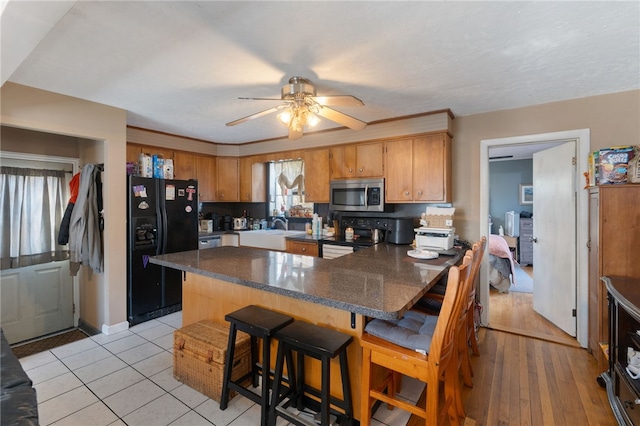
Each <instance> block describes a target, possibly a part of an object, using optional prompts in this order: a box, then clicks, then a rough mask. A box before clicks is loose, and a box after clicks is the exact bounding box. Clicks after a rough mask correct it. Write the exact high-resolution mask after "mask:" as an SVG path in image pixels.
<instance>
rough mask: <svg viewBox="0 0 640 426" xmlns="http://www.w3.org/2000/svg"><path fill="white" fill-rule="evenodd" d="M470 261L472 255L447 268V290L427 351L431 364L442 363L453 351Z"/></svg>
mask: <svg viewBox="0 0 640 426" xmlns="http://www.w3.org/2000/svg"><path fill="white" fill-rule="evenodd" d="M472 260H473V259H472V255H471V256H469V255H465V257H464V260H463V262H462V265H460V266H452V267H451V268H449V276H448V279H447V290H446V291H445V293H444V300H443V302H442V308H441V309H440V314H439V315H438V322H437V324H436V328H435V330H434V333H433V339H432V340H431V347H430V349H429V358H430V360H431V361H433V362H436V363H439V362H441V361H443V360H444V359H445V358H446V357H447V356H449V355H450V354H451V353H452V351H453V347H454V342H455V339H454V336H455V332H456V325H457V318H458V315H459V313H460V310H461V309H462V308H463V305H464V304H465V301H466V295H467V292H468V285H469V275H470V273H471V263H472ZM465 290H467V291H466V292H465Z"/></svg>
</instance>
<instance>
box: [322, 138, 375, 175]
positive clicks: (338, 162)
mask: <svg viewBox="0 0 640 426" xmlns="http://www.w3.org/2000/svg"><path fill="white" fill-rule="evenodd" d="M383 153H384V144H383V143H382V142H375V143H365V144H356V145H345V146H338V147H333V148H331V149H330V158H331V179H349V178H368V177H382V176H383V175H384V168H383Z"/></svg>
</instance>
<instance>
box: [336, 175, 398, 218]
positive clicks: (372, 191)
mask: <svg viewBox="0 0 640 426" xmlns="http://www.w3.org/2000/svg"><path fill="white" fill-rule="evenodd" d="M330 191H331V192H330V195H331V197H330V204H329V209H331V210H340V211H348V212H383V211H385V206H384V179H383V178H379V179H341V180H332V181H331V185H330Z"/></svg>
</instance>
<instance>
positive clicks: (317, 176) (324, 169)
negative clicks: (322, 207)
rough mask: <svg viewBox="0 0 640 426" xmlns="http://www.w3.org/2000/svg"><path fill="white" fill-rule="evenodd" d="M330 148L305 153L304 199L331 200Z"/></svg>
mask: <svg viewBox="0 0 640 426" xmlns="http://www.w3.org/2000/svg"><path fill="white" fill-rule="evenodd" d="M329 178H330V176H329V148H323V149H311V150H308V151H305V153H304V192H305V197H304V201H305V202H307V203H328V202H329Z"/></svg>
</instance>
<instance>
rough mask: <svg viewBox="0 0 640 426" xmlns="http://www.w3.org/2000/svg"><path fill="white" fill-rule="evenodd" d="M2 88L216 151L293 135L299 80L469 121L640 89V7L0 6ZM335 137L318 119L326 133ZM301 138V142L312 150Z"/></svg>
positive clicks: (389, 110)
mask: <svg viewBox="0 0 640 426" xmlns="http://www.w3.org/2000/svg"><path fill="white" fill-rule="evenodd" d="M2 6H4V9H3V11H2V53H1V55H2V56H1V59H2V68H1V71H2V84H4V83H5V82H6V81H10V82H14V83H18V84H23V85H26V86H32V87H36V88H39V89H44V90H48V91H52V92H57V93H61V94H65V95H69V96H73V97H77V98H82V99H87V100H90V101H94V102H99V103H102V104H107V105H111V106H114V107H118V108H122V109H125V110H127V111H128V114H127V121H128V124H129V125H132V126H138V127H143V128H148V129H153V130H157V131H161V132H167V133H172V134H177V135H183V136H188V137H193V138H198V139H203V140H207V141H213V142H217V143H242V142H248V141H255V140H262V139H267V138H277V137H286V134H287V131H286V129H285V128H284V127H283V126H282V125H280V124H279V123H278V122H277V120H276V117H275V116H274V115H268V116H264V117H261V118H258V119H255V120H251V121H249V122H246V123H243V124H241V125H238V126H234V127H227V126H225V123H226V122H229V121H232V120H235V119H237V118H240V117H244V116H246V115H249V114H252V113H255V112H258V111H261V110H264V109H267V108H270V107H272V106H275V105H278V104H279V103H280V102H278V101H250V100H239V99H238V97H276V98H278V97H279V96H280V88H281V86H283V85H284V84H286V83H287V81H288V79H289V78H290V77H292V76H303V77H306V78H309V79H310V80H311V81H313V82H314V83H315V85H316V88H317V89H318V95H337V94H348V95H354V96H356V97H358V98H360V99H362V100H363V101H364V103H365V106H364V107H359V108H358V107H336V109H338V110H340V111H342V112H344V113H346V114H349V115H352V116H354V117H356V118H358V119H361V120H363V121H366V122H374V121H377V120H385V119H389V118H395V117H401V116H406V115H411V114H418V113H424V112H429V111H435V110H441V109H451V111H452V112H453V114H454V115H456V116H464V115H470V114H476V113H481V112H487V111H495V110H502V109H510V108H516V107H522V106H526V105H535V104H541V103H546V102H552V101H558V100H564V99H574V98H582V97H587V96H593V95H598V94H604V93H614V92H621V91H626V90H633V89H638V88H640V77H639V76H640V2H638V1H630V2H608V1H604V2H515V1H514V2H426V1H424V2H359V1H358V2H356V1H341V2H300V1H299V2H271V1H261V2H236V1H234V2H218V1H216V2H195V1H180V2H178V1H175V2H174V1H150V2H119V1H118V2H115V1H114V2H106V1H79V2H72V1H71V2H61V1H57V2H37V1H17V0H12V1H10V2H8V4H2ZM333 127H338V126H337V125H335V124H334V123H332V122H330V121H327V120H326V119H325V120H323V121H322V123H321V125H319V126H318V127H316V129H325V128H333ZM303 140H304V139H303Z"/></svg>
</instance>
